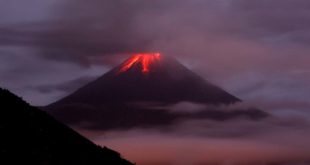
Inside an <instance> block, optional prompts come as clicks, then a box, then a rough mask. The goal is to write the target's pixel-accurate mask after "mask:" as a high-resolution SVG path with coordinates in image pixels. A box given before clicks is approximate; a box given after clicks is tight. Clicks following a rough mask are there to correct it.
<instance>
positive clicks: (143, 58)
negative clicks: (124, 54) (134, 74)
mask: <svg viewBox="0 0 310 165" xmlns="http://www.w3.org/2000/svg"><path fill="white" fill-rule="evenodd" d="M160 59H161V54H160V53H139V54H134V55H133V56H132V57H131V58H129V59H128V60H127V61H126V62H125V63H124V64H123V65H122V67H121V69H120V71H119V73H122V72H126V71H128V70H129V69H130V68H132V67H133V66H134V65H140V67H141V72H142V73H143V74H148V73H149V72H150V69H151V65H152V64H153V63H154V62H156V61H159V60H160Z"/></svg>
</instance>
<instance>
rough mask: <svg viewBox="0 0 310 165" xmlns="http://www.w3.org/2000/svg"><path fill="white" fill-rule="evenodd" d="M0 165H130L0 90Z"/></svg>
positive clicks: (116, 155)
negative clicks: (19, 164)
mask: <svg viewBox="0 0 310 165" xmlns="http://www.w3.org/2000/svg"><path fill="white" fill-rule="evenodd" d="M0 132H1V138H0V157H1V159H0V164H3V165H5V164H16V163H18V162H23V164H48V165H58V164H66V165H71V164H74V165H97V164H98V165H99V164H101V165H103V164H113V165H131V163H130V162H128V161H126V160H124V159H122V158H121V157H120V155H119V154H118V153H117V152H115V151H112V150H110V149H108V148H101V147H99V146H96V145H95V144H93V143H92V142H90V141H89V140H87V139H86V138H84V137H82V136H81V135H79V134H78V133H76V132H74V131H73V130H71V129H70V128H68V127H66V126H65V125H63V124H61V123H59V122H58V121H56V120H54V119H53V118H52V117H50V116H49V115H47V114H46V113H45V112H43V111H41V110H39V109H37V108H35V107H32V106H30V105H28V104H27V103H25V102H24V101H23V100H22V99H20V98H18V97H16V96H15V95H13V94H12V93H10V92H9V91H7V90H3V89H0Z"/></svg>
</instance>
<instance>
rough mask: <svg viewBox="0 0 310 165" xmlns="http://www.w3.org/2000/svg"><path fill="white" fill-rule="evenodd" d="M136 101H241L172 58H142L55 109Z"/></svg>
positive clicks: (143, 56)
mask: <svg viewBox="0 0 310 165" xmlns="http://www.w3.org/2000/svg"><path fill="white" fill-rule="evenodd" d="M132 101H139V102H141V101H151V102H162V103H175V102H181V101H190V102H197V103H204V104H231V103H236V102H239V101H240V100H239V99H238V98H236V97H235V96H232V95H231V94H229V93H227V92H225V91H224V90H222V89H220V88H219V87H217V86H215V85H213V84H211V83H209V82H207V81H206V80H204V79H203V78H201V77H200V76H198V75H196V74H195V73H193V72H192V71H190V70H188V69H187V68H186V67H184V66H183V65H182V64H180V63H179V62H177V61H176V60H174V59H172V58H169V57H163V56H161V55H159V54H138V55H134V56H132V57H131V58H129V59H128V60H126V61H125V62H124V63H123V64H121V65H120V66H118V67H116V68H114V69H112V70H111V71H110V72H108V73H106V74H104V75H103V76H101V77H100V78H98V79H97V80H95V81H94V82H92V83H90V84H88V85H86V86H85V87H82V88H81V89H79V90H77V91H76V92H74V93H73V94H71V95H69V96H67V97H66V98H64V99H62V100H60V101H58V102H56V103H54V104H52V105H51V106H58V105H60V106H61V105H64V104H71V103H87V104H91V105H101V104H103V103H111V102H116V103H119V102H132Z"/></svg>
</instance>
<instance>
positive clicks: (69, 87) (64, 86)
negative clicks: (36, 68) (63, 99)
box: [32, 76, 96, 93]
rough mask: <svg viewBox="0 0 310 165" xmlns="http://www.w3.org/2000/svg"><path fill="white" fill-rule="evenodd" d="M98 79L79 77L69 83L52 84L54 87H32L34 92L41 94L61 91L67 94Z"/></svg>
mask: <svg viewBox="0 0 310 165" xmlns="http://www.w3.org/2000/svg"><path fill="white" fill-rule="evenodd" d="M94 79H96V78H95V77H89V76H86V77H79V78H77V79H74V80H71V81H67V82H62V83H60V84H56V85H55V84H52V85H41V86H35V87H32V88H33V89H34V90H37V91H39V92H41V93H50V92H54V91H61V92H66V93H71V92H73V91H75V90H77V89H78V88H80V87H81V86H83V85H85V84H87V83H89V82H91V81H93V80H94Z"/></svg>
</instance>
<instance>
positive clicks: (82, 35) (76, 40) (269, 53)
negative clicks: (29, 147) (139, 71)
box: [0, 0, 310, 102]
mask: <svg viewBox="0 0 310 165" xmlns="http://www.w3.org/2000/svg"><path fill="white" fill-rule="evenodd" d="M3 3H4V4H7V3H9V2H3ZM14 3H16V2H15V1H14ZM14 3H13V1H10V5H9V6H11V8H13V7H16V9H15V10H1V11H2V12H6V13H8V14H2V16H3V17H4V16H6V17H5V18H6V20H10V19H11V20H13V17H12V18H11V17H10V16H9V15H14V20H16V21H15V23H14V24H12V23H6V22H2V23H0V25H1V26H0V34H1V35H0V44H1V45H2V46H3V47H8V46H14V47H31V49H32V50H35V51H25V52H22V53H21V54H22V55H23V56H28V55H30V54H31V55H36V56H38V57H43V58H44V60H45V61H42V62H44V63H46V64H48V63H49V61H55V62H59V63H64V62H68V65H79V66H82V67H84V68H85V69H89V68H90V67H93V66H94V65H96V66H102V65H105V66H109V67H111V66H115V65H116V64H118V63H119V62H120V61H122V60H123V59H124V58H125V57H127V56H128V54H130V53H132V52H141V51H161V52H163V54H165V55H169V56H174V57H176V58H178V59H179V60H180V61H181V62H182V63H184V64H186V65H187V66H188V67H190V68H191V69H192V70H194V71H195V72H197V73H199V74H200V75H202V76H203V77H204V78H207V79H208V80H210V81H211V82H214V83H215V84H218V85H219V86H221V87H224V88H225V89H227V90H228V91H229V92H231V93H233V94H234V95H236V96H238V97H240V98H242V99H243V100H252V99H262V98H266V99H272V100H275V101H279V100H294V101H300V100H303V101H304V102H306V101H307V100H308V98H310V95H309V93H310V88H309V87H308V85H307V84H309V82H310V80H309V79H308V78H307V77H309V74H310V71H309V70H310V67H309V65H308V63H307V61H309V60H310V59H309V58H310V57H309V56H308V54H309V53H310V49H309V48H308V46H307V45H308V43H309V42H308V38H309V37H308V36H309V35H308V34H310V33H309V26H310V25H309V24H308V22H309V21H308V20H309V19H310V17H309V13H308V12H309V11H310V10H309V2H308V1H306V0H298V1H291V0H274V1H272V2H270V1H266V0H263V1H258V0H254V1H246V0H234V1H230V0H214V1H201V0H193V1H187V0H178V1H176V0H171V1H164V0H160V1H154V2H153V1H147V2H146V1H143V0H135V1H124V0H115V1H99V0H92V1H87V2H86V1H82V0H78V1H73V0H65V1H54V2H53V3H52V2H50V1H48V2H41V1H40V2H38V1H35V0H32V1H31V3H32V4H36V3H39V7H38V9H36V10H35V11H36V12H41V13H44V12H43V11H47V13H44V14H37V13H36V14H31V13H32V12H26V11H25V10H26V9H23V10H22V8H23V7H22V5H21V6H20V7H19V6H17V5H14ZM1 6H8V5H1ZM32 6H38V5H32ZM28 8H30V7H28ZM47 8H48V9H49V10H47ZM17 11H23V13H27V14H25V15H27V17H29V18H32V17H33V20H34V21H33V22H29V21H28V22H27V23H25V22H23V21H22V20H23V19H22V18H23V16H22V15H21V14H18V12H17ZM28 14H29V15H28ZM36 15H42V16H43V15H44V16H45V17H44V18H43V17H42V18H40V19H37V18H36ZM18 20H19V22H18ZM1 61H3V60H1ZM2 63H3V62H2ZM76 71H77V70H76ZM12 74H14V73H12ZM27 74H31V72H28V73H27ZM80 77H82V75H81V76H80ZM66 81H68V80H66ZM66 81H63V82H64V83H65V82H66ZM53 85H57V84H53Z"/></svg>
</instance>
